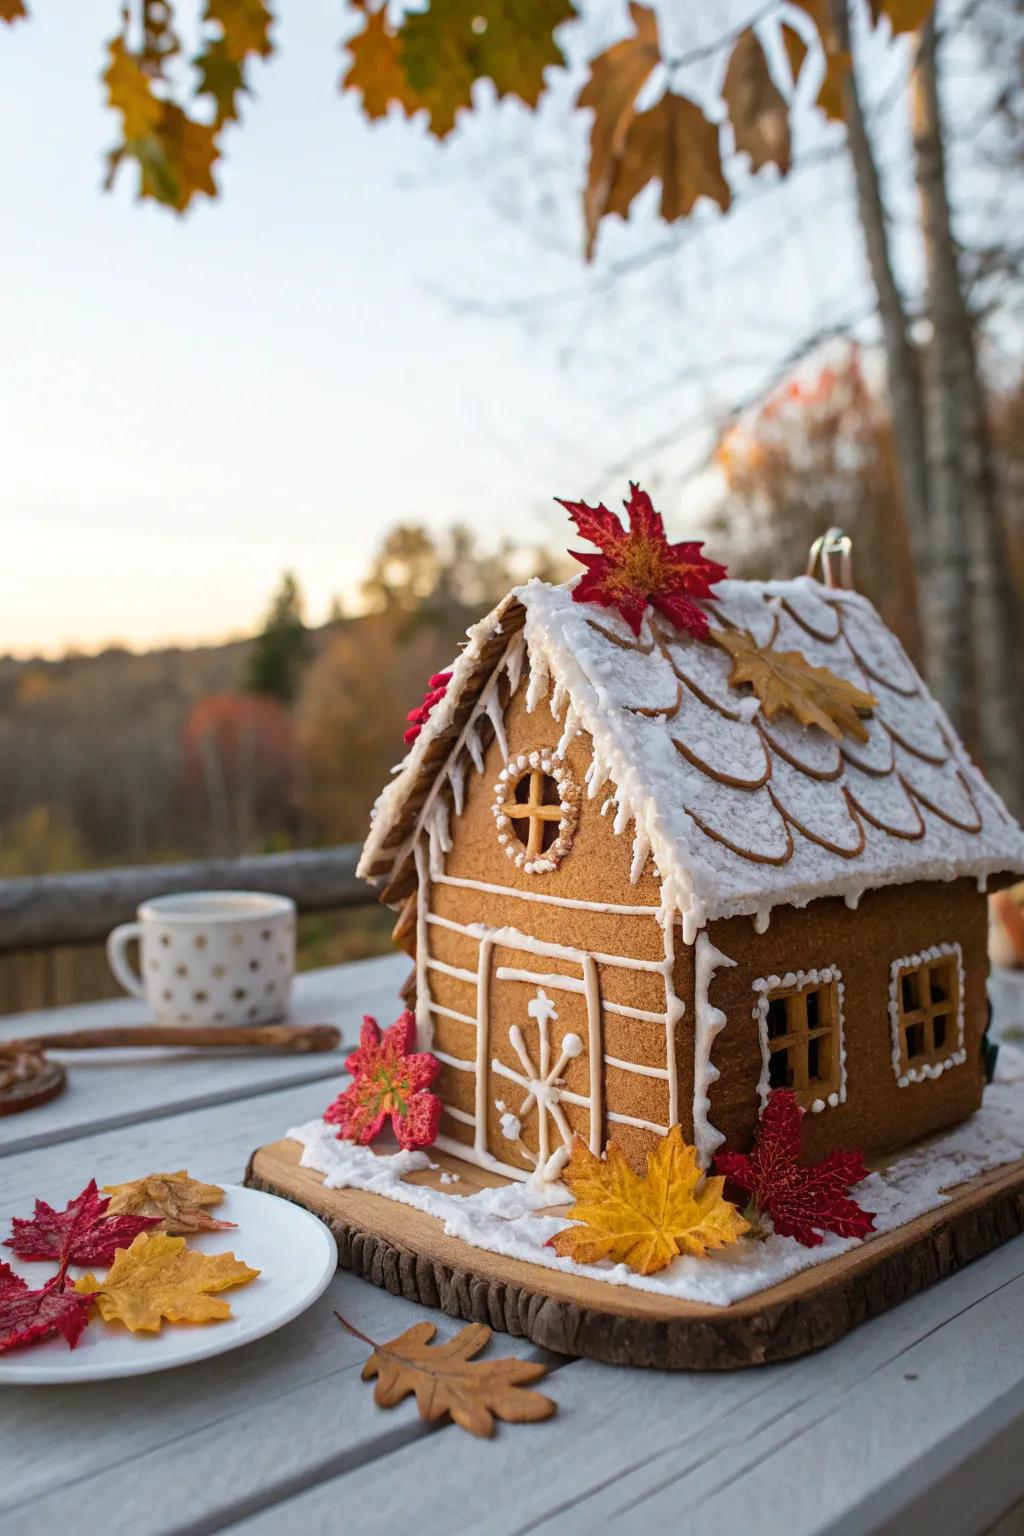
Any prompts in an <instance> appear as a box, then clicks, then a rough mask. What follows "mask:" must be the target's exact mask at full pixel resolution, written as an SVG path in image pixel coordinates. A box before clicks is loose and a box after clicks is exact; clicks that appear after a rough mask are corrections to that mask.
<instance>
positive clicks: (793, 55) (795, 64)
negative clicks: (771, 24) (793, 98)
mask: <svg viewBox="0 0 1024 1536" xmlns="http://www.w3.org/2000/svg"><path fill="white" fill-rule="evenodd" d="M782 46H783V47H784V48H785V50H786V58H787V59H788V60H789V73H790V77H791V78H792V81H793V85H794V88H795V86H796V83H797V81H798V80H799V78H800V71H801V70H802V69H803V67H804V60H805V59H806V57H807V54H808V51H809V50H808V47H807V44H806V43H805V42H804V40H803V38H802V37H801V36H800V33H799V32H798V31H797V30H796V28H795V27H791V26H790V25H789V24H788V22H785V21H784V22H783V23H782Z"/></svg>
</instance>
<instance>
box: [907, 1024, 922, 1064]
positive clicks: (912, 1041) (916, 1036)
mask: <svg viewBox="0 0 1024 1536" xmlns="http://www.w3.org/2000/svg"><path fill="white" fill-rule="evenodd" d="M923 1055H924V1025H923V1024H911V1025H909V1026H908V1027H907V1060H908V1061H913V1059H914V1057H915V1056H923Z"/></svg>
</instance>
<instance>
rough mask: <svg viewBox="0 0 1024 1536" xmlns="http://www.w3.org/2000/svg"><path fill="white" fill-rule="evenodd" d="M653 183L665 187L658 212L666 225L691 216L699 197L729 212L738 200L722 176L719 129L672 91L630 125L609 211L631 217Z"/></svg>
mask: <svg viewBox="0 0 1024 1536" xmlns="http://www.w3.org/2000/svg"><path fill="white" fill-rule="evenodd" d="M651 181H660V182H661V202H660V204H659V207H658V211H659V213H660V214H661V217H662V218H663V219H664V220H665V222H666V224H671V223H673V222H674V221H675V220H676V219H682V218H685V217H686V215H687V214H688V213H691V212H692V210H693V206H694V204H695V203H696V201H697V199H698V197H710V198H711V199H712V200H713V201H714V202H716V203H717V204H718V206H719V207H720V208H721V209H723V210H724V209H726V208H728V206H729V203H730V201H731V199H732V194H731V192H730V191H729V183H728V182H727V181H726V179H725V176H724V175H723V173H722V158H721V152H720V149H719V142H718V127H717V125H716V124H715V123H709V122H708V120H707V118H706V117H705V116H704V114H703V112H702V111H701V110H700V108H699V107H698V106H697V104H696V103H695V102H692V101H688V100H687V99H686V97H685V96H676V95H674V94H673V92H671V91H669V92H667V93H666V95H664V96H663V97H662V98H661V100H660V101H659V102H658V104H657V106H654V107H652V108H651V109H650V111H649V112H641V113H640V115H639V116H638V117H635V118H634V119H633V121H632V122H631V123H630V125H629V128H628V129H627V131H626V138H625V142H624V144H623V148H622V155H621V157H620V158H619V161H618V164H617V165H616V168H615V174H614V177H613V179H612V184H611V186H610V188H609V189H608V199H607V204H606V207H605V212H606V213H618V214H621V215H622V216H623V218H625V216H626V214H627V213H628V212H629V207H630V204H631V203H632V201H633V199H634V197H636V195H637V193H638V192H639V191H641V190H642V189H643V188H644V187H646V186H647V184H648V182H651Z"/></svg>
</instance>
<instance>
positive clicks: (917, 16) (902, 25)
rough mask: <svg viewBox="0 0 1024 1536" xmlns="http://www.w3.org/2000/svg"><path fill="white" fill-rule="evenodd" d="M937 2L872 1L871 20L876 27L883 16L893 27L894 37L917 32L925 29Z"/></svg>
mask: <svg viewBox="0 0 1024 1536" xmlns="http://www.w3.org/2000/svg"><path fill="white" fill-rule="evenodd" d="M934 5H935V0H870V8H871V20H872V21H873V22H874V24H875V26H877V25H878V23H879V22H880V21H881V20H882V18H883V16H884V17H885V18H886V20H887V21H888V22H889V25H890V26H891V27H892V31H893V36H894V37H898V36H899V34H900V33H901V32H916V31H917V29H918V28H919V27H923V26H924V24H925V22H926V21H927V20H928V17H929V16H930V15H931V13H932V10H933V9H934Z"/></svg>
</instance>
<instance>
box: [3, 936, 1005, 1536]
mask: <svg viewBox="0 0 1024 1536" xmlns="http://www.w3.org/2000/svg"><path fill="white" fill-rule="evenodd" d="M406 970H407V962H406V961H405V959H404V958H398V959H392V958H387V959H382V960H370V961H361V962H359V963H358V964H355V965H347V966H338V967H334V968H331V969H329V970H322V971H317V972H312V973H310V974H307V975H304V976H302V977H300V978H299V980H298V983H297V988H296V998H295V1007H294V1009H293V1014H294V1017H295V1018H297V1019H299V1020H306V1021H310V1022H314V1021H320V1022H328V1023H337V1024H338V1025H340V1026H341V1028H342V1030H343V1037H344V1040H343V1048H342V1052H339V1053H332V1054H331V1055H329V1056H314V1057H295V1058H287V1057H274V1058H263V1059H261V1058H259V1057H257V1056H244V1057H231V1056H229V1055H226V1054H222V1055H218V1056H216V1057H213V1056H211V1055H209V1054H207V1053H200V1052H195V1053H192V1054H187V1053H181V1052H177V1053H172V1052H167V1053H160V1055H159V1058H158V1059H154V1053H153V1052H150V1053H148V1054H147V1055H146V1057H145V1060H143V1053H141V1052H139V1051H125V1052H117V1053H112V1052H93V1053H84V1052H83V1053H79V1054H78V1055H77V1056H76V1055H73V1054H72V1053H70V1052H67V1053H63V1055H62V1059H63V1060H64V1061H66V1063H67V1064H68V1065H69V1067H70V1074H69V1087H68V1090H67V1092H65V1093H64V1094H63V1095H62V1096H61V1097H60V1098H58V1099H56V1100H54V1101H53V1103H51V1104H50V1105H48V1106H46V1107H45V1108H42V1109H39V1110H36V1111H31V1112H29V1113H27V1114H24V1115H21V1116H14V1117H11V1118H9V1119H7V1120H6V1121H5V1120H0V1211H4V1212H9V1211H12V1210H21V1209H24V1208H25V1207H26V1205H27V1202H29V1201H30V1200H31V1199H32V1197H33V1196H37V1195H38V1196H41V1197H42V1198H44V1199H48V1200H51V1201H53V1202H55V1203H61V1204H62V1203H63V1202H64V1200H65V1199H67V1198H68V1196H69V1195H71V1194H73V1193H75V1191H76V1190H77V1189H78V1188H79V1187H80V1185H81V1184H82V1183H83V1182H84V1180H85V1179H86V1178H87V1177H89V1176H90V1175H93V1174H94V1175H95V1176H96V1177H97V1178H98V1179H99V1180H100V1181H101V1182H103V1180H104V1179H106V1180H107V1181H108V1182H109V1180H110V1179H114V1178H117V1177H124V1176H125V1175H126V1174H131V1173H133V1172H143V1171H146V1170H148V1169H150V1168H156V1167H164V1168H175V1167H182V1166H188V1167H189V1168H190V1169H191V1170H192V1171H194V1172H195V1173H196V1174H198V1175H201V1176H202V1177H204V1178H208V1179H215V1180H220V1181H238V1180H240V1179H241V1177H242V1175H243V1172H244V1169H245V1163H246V1159H247V1157H248V1155H249V1153H250V1152H251V1151H252V1150H253V1148H254V1147H255V1146H257V1145H258V1144H260V1143H261V1142H266V1141H272V1140H275V1139H277V1138H278V1137H279V1136H280V1135H281V1134H282V1133H283V1132H284V1131H285V1130H286V1129H287V1128H288V1126H289V1125H293V1124H295V1123H296V1122H297V1121H301V1120H303V1119H308V1118H310V1117H311V1116H313V1115H314V1114H316V1113H317V1112H318V1111H319V1110H320V1109H322V1108H323V1106H324V1103H325V1102H326V1099H327V1098H328V1097H329V1096H330V1095H332V1094H333V1093H334V1091H335V1090H336V1079H337V1078H338V1076H339V1074H340V1072H341V1070H342V1065H341V1056H342V1054H343V1052H344V1049H345V1048H347V1047H349V1046H350V1045H351V1044H352V1043H354V1041H355V1038H356V1035H357V1033H358V1029H359V1023H360V1017H361V1015H362V1014H363V1013H366V1012H368V1013H375V1014H377V1015H378V1016H379V1018H380V1019H381V1021H382V1022H390V1020H391V1019H392V1018H394V1017H395V1014H396V1012H397V1006H396V1003H395V993H396V989H397V987H398V986H399V984H400V983H401V981H402V980H403V979H404V976H405V973H406ZM140 1017H141V1015H140V1010H139V1005H137V1004H135V1003H134V1002H131V1001H124V1002H113V1003H96V1004H89V1005H84V1006H80V1007H77V1008H73V1009H72V1008H69V1009H61V1010H54V1011H51V1012H48V1013H45V1014H37V1015H22V1016H20V1017H18V1018H7V1019H0V1038H5V1037H6V1038H10V1037H13V1036H16V1035H19V1034H27V1033H30V1032H31V1033H42V1032H45V1031H46V1030H57V1029H70V1028H73V1027H84V1026H86V1025H94V1026H98V1025H107V1024H110V1025H115V1024H127V1023H130V1022H133V1021H138V1020H139V1019H140ZM332 1079H333V1080H334V1081H332ZM335 1309H338V1310H340V1311H343V1312H344V1314H345V1315H346V1317H348V1318H349V1319H350V1320H351V1321H352V1322H353V1323H354V1324H356V1326H357V1327H359V1328H361V1329H362V1330H363V1331H364V1332H365V1333H367V1334H369V1335H371V1336H372V1337H376V1338H381V1339H384V1338H388V1337H391V1336H393V1334H395V1333H397V1332H399V1331H400V1330H401V1329H403V1328H406V1327H408V1326H409V1325H410V1324H411V1323H412V1322H413V1321H415V1320H417V1319H422V1318H423V1317H424V1316H425V1315H426V1314H425V1311H424V1309H423V1308H420V1307H416V1306H414V1305H413V1304H411V1303H409V1302H406V1301H402V1300H399V1299H396V1298H395V1297H393V1296H390V1295H388V1294H387V1293H386V1292H384V1291H380V1290H377V1289H375V1288H374V1287H373V1286H371V1285H369V1284H367V1283H365V1282H364V1281H362V1280H357V1279H355V1278H354V1277H353V1276H351V1275H348V1274H345V1273H344V1272H341V1273H339V1274H338V1275H337V1276H336V1278H335V1280H334V1281H333V1282H332V1284H331V1286H330V1287H329V1288H328V1290H327V1292H326V1293H325V1295H324V1296H323V1297H322V1298H321V1300H320V1301H319V1302H318V1303H317V1304H316V1305H315V1306H314V1307H312V1308H311V1309H310V1310H309V1311H308V1312H307V1313H305V1314H304V1315H303V1316H302V1317H300V1318H298V1319H296V1320H295V1321H294V1322H293V1323H291V1324H289V1325H288V1326H287V1327H286V1328H283V1329H281V1330H280V1331H279V1332H277V1333H276V1334H274V1335H272V1336H271V1337H270V1338H267V1339H263V1340H261V1341H259V1342H257V1343H254V1344H250V1345H249V1346H248V1347H246V1348H244V1349H240V1350H236V1351H234V1352H233V1353H230V1354H227V1355H224V1356H221V1357H220V1358H218V1359H215V1360H211V1361H207V1362H203V1363H201V1364H197V1365H193V1366H187V1367H184V1368H182V1369H180V1370H177V1371H170V1372H167V1373H163V1374H157V1375H154V1376H149V1377H142V1378H138V1379H135V1380H131V1381H123V1382H110V1383H97V1384H92V1385H84V1384H83V1385H81V1386H78V1387H67V1388H56V1387H54V1388H38V1387H33V1388H14V1387H0V1536H51V1533H53V1532H58V1533H59V1532H65V1531H66V1532H68V1533H83V1536H93V1533H96V1536H121V1533H124V1536H172V1533H174V1536H205V1533H207V1532H215V1531H225V1530H231V1531H232V1532H233V1533H235V1532H237V1533H239V1536H292V1533H294V1536H300V1533H301V1536H309V1533H314V1532H323V1533H326V1536H334V1533H342V1532H349V1531H351V1532H361V1533H363V1536H374V1533H376V1532H382V1533H383V1532H389V1533H390V1532H393V1531H409V1532H415V1533H416V1536H433V1533H438V1536H444V1533H452V1536H456V1533H463V1532H467V1531H474V1532H475V1531H481V1532H493V1533H495V1536H499V1533H501V1536H512V1533H521V1532H527V1531H548V1530H550V1531H552V1532H554V1531H558V1532H559V1533H564V1532H576V1531H580V1532H591V1531H598V1530H600V1531H605V1530H607V1531H614V1532H620V1531H621V1532H632V1531H636V1532H638V1533H640V1532H643V1533H645V1536H660V1533H666V1536H667V1533H671V1532H676V1531H679V1532H684V1533H686V1536H741V1533H742V1536H811V1533H824V1532H829V1533H833V1536H839V1533H842V1536H852V1533H856V1532H862V1531H882V1530H893V1531H901V1532H902V1531H915V1530H918V1529H921V1530H927V1531H930V1532H934V1533H936V1536H960V1533H965V1536H966V1533H972V1536H973V1533H982V1532H988V1531H992V1532H998V1536H1011V1533H1014V1532H1017V1531H1022V1532H1024V1238H1018V1239H1017V1240H1016V1241H1015V1242H1012V1243H1010V1244H1008V1245H1007V1246H1005V1247H1003V1248H1001V1249H999V1250H998V1251H997V1252H995V1253H993V1254H990V1255H989V1256H988V1257H987V1258H984V1259H981V1260H979V1261H978V1262H977V1263H975V1264H972V1265H970V1266H969V1267H968V1268H967V1269H965V1270H963V1271H961V1272H960V1273H959V1274H957V1275H954V1276H953V1277H952V1278H951V1279H949V1280H946V1281H944V1282H943V1283H942V1284H940V1285H938V1286H935V1287H933V1288H932V1289H931V1290H929V1291H926V1292H924V1294H923V1295H921V1296H919V1297H917V1298H915V1299H914V1300H913V1301H910V1302H907V1303H906V1304H905V1305H903V1306H902V1307H898V1308H896V1309H895V1310H894V1311H892V1312H889V1313H886V1314H885V1315H884V1316H882V1317H879V1318H877V1319H875V1320H874V1321H873V1322H871V1323H868V1324H866V1325H865V1326H864V1327H862V1328H860V1329H859V1330H857V1331H856V1332H855V1333H853V1334H851V1335H850V1336H849V1337H848V1338H846V1339H845V1340H843V1341H842V1342H841V1343H839V1344H837V1345H835V1346H833V1347H832V1348H831V1349H828V1350H825V1351H824V1352H822V1353H820V1354H817V1355H812V1356H808V1357H807V1358H806V1359H804V1360H800V1361H796V1362H794V1363H792V1364H789V1365H784V1366H772V1367H765V1368H762V1369H759V1370H748V1371H739V1372H735V1373H728V1374H722V1375H713V1376H701V1375H682V1374H679V1375H669V1374H662V1373H659V1372H642V1371H631V1370H622V1369H613V1368H611V1367H608V1366H600V1365H595V1364H593V1363H591V1362H589V1361H576V1360H565V1359H562V1358H560V1357H555V1356H547V1357H546V1356H545V1355H544V1352H543V1351H540V1350H538V1349H536V1348H535V1347H534V1346H533V1345H531V1344H528V1343H526V1342H525V1341H523V1340H517V1339H511V1338H508V1337H506V1336H504V1335H496V1336H495V1341H494V1343H493V1344H492V1345H491V1346H490V1348H491V1351H492V1352H494V1351H496V1350H500V1352H501V1353H515V1354H518V1355H523V1356H525V1357H527V1358H531V1359H537V1358H547V1359H548V1360H549V1362H550V1364H551V1365H552V1371H551V1374H550V1376H549V1378H548V1382H547V1386H546V1390H548V1391H549V1393H550V1395H551V1396H552V1397H554V1398H555V1399H556V1400H557V1402H558V1414H557V1416H556V1417H555V1418H554V1419H552V1420H550V1421H548V1422H547V1423H543V1424H539V1425H503V1426H499V1428H498V1432H497V1434H496V1436H495V1438H494V1440H493V1441H478V1440H474V1439H473V1438H472V1437H470V1436H469V1435H466V1434H464V1433H463V1432H462V1431H461V1430H459V1429H457V1428H455V1427H454V1426H452V1425H450V1424H446V1425H441V1426H428V1425H425V1424H422V1423H421V1422H420V1421H419V1419H418V1418H417V1416H416V1409H415V1405H414V1404H413V1403H411V1402H406V1403H404V1404H402V1405H401V1406H400V1407H398V1408H396V1409H393V1410H391V1411H390V1412H384V1411H382V1410H379V1409H376V1408H375V1407H374V1405H373V1402H372V1394H371V1388H370V1387H369V1386H368V1385H366V1384H364V1383H363V1382H362V1381H361V1380H360V1368H361V1365H362V1361H363V1360H364V1358H365V1356H366V1353H367V1351H366V1347H365V1345H363V1344H361V1343H360V1342H359V1341H358V1340H357V1339H354V1338H352V1337H351V1336H350V1335H348V1334H346V1333H344V1332H343V1331H342V1330H341V1329H340V1328H339V1327H338V1325H337V1323H336V1322H335V1321H334V1318H333V1315H332V1314H333V1312H334V1310H335ZM435 1321H437V1323H438V1325H439V1329H440V1332H441V1335H442V1336H445V1337H447V1336H449V1335H450V1334H451V1333H453V1332H454V1331H455V1329H456V1328H457V1327H458V1326H459V1324H458V1323H456V1322H455V1321H453V1320H451V1319H448V1318H446V1317H444V1316H442V1315H440V1314H436V1315H435Z"/></svg>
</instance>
